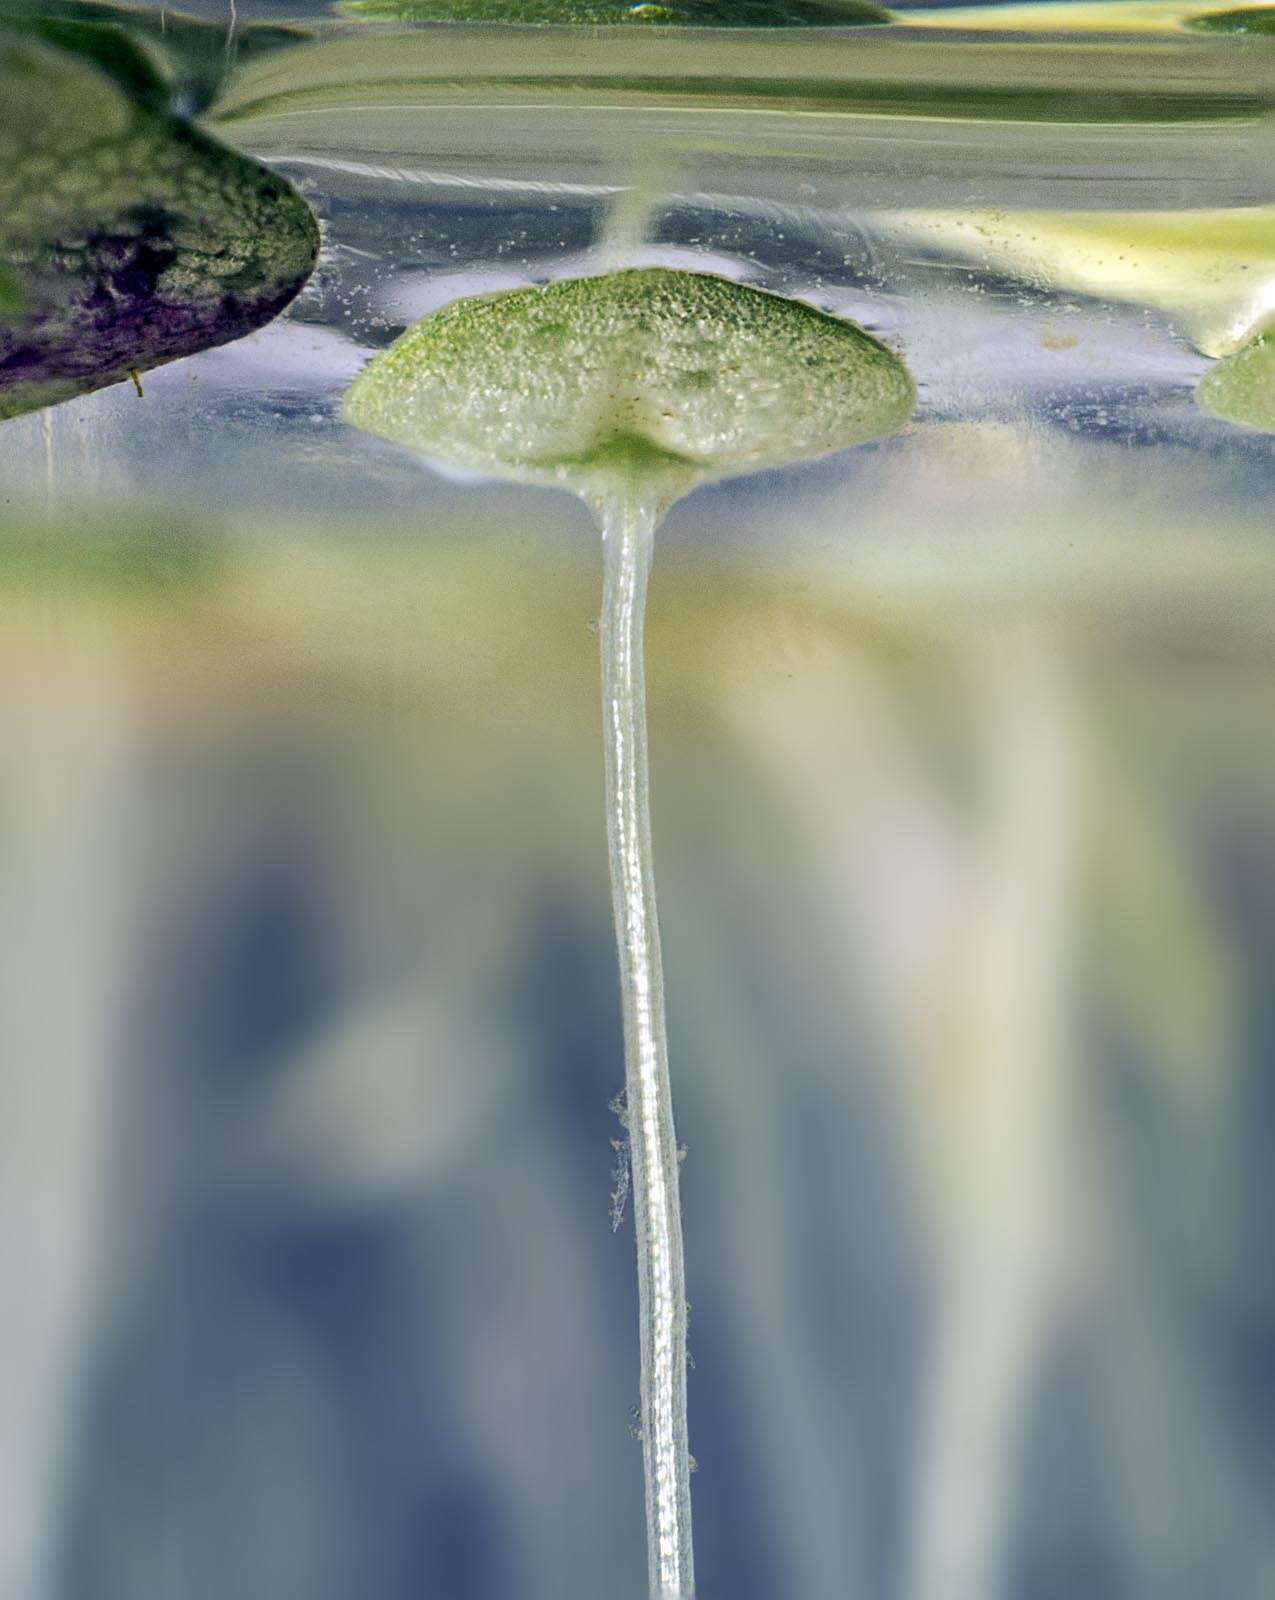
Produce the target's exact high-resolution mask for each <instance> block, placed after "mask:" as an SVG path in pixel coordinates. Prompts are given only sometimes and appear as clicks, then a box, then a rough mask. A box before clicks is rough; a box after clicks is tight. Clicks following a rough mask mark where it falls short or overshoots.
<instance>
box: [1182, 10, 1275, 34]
mask: <svg viewBox="0 0 1275 1600" xmlns="http://www.w3.org/2000/svg"><path fill="white" fill-rule="evenodd" d="M1187 20H1188V23H1189V25H1190V26H1191V27H1192V28H1199V29H1201V30H1202V31H1203V32H1205V33H1246V34H1272V33H1275V6H1270V5H1267V6H1237V7H1236V8H1235V9H1234V10H1231V11H1206V12H1204V13H1203V15H1201V16H1196V17H1190V18H1188V19H1187Z"/></svg>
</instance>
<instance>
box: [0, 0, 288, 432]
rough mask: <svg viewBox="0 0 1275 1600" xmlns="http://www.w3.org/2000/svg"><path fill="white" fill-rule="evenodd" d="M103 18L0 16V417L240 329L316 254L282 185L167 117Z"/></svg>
mask: <svg viewBox="0 0 1275 1600" xmlns="http://www.w3.org/2000/svg"><path fill="white" fill-rule="evenodd" d="M79 10H83V11H85V12H87V10H88V8H79ZM115 18H116V13H115V12H114V10H113V9H112V8H104V15H103V19H102V20H100V21H94V20H90V19H89V18H88V17H87V15H83V16H82V15H79V14H78V11H77V8H75V7H71V6H67V7H63V8H62V10H61V11H60V12H58V14H57V15H56V16H53V17H47V16H43V17H40V16H35V15H34V14H31V15H26V14H24V13H22V14H20V12H19V10H18V8H17V7H14V6H12V5H11V6H10V7H9V9H8V11H0V97H3V107H4V115H3V116H2V117H0V420H2V419H4V418H6V417H13V416H18V415H20V414H21V413H23V412H27V411H33V410H37V409H39V408H40V407H43V406H47V405H53V404H55V403H57V402H59V401H62V400H66V399H70V398H71V397H73V396H76V395H81V394H87V393H90V392H91V391H92V390H95V389H100V388H102V387H104V386H105V385H107V384H111V383H119V382H122V381H125V380H127V379H128V378H130V377H132V378H133V379H134V380H136V376H137V374H138V373H141V372H145V371H147V370H148V369H149V368H151V367H155V366H158V365H160V364H161V363H163V362H166V361H172V360H175V359H176V358H177V357H179V356H185V355H190V354H192V353H193V352H195V351H198V350H204V349H208V348H209V347H211V346H213V345H217V344H223V343H225V342H226V341H228V340H231V339H237V338H239V337H241V336H242V335H243V334H246V333H251V332H252V331H253V330H254V329H256V328H260V327H262V326H264V324H266V323H267V322H269V321H270V320H271V319H272V318H273V317H275V316H276V315H277V314H278V313H279V312H280V311H281V310H282V309H283V308H284V307H285V306H286V305H287V304H288V303H289V302H290V301H291V300H292V299H293V297H294V296H295V295H296V294H297V293H298V291H299V290H300V289H301V287H302V285H303V284H304V283H305V282H306V280H307V279H308V277H309V276H310V273H311V271H312V270H313V268H314V264H315V261H316V260H317V257H318V249H319V231H318V227H317V225H316V223H315V220H314V217H313V216H312V214H311V212H310V209H309V207H308V206H307V205H306V204H305V202H304V201H303V200H302V199H301V197H300V196H299V195H298V194H297V192H296V191H295V190H294V189H293V188H292V186H291V185H290V184H289V183H287V182H286V181H285V180H284V179H283V178H280V177H278V176H277V175H276V174H275V173H273V172H270V171H269V170H268V169H267V168H265V167H263V166H261V165H259V164H258V163H257V162H255V161H252V160H249V159H248V158H246V157H244V156H240V155H237V154H235V153H234V152H232V151H230V150H228V149H226V148H225V147H224V146H222V145H220V144H218V143H216V142H215V141H214V140H212V139H210V138H208V137H207V136H206V135H204V134H202V133H200V132H198V131H197V130H196V129H194V128H191V127H190V126H189V125H188V124H187V123H186V122H184V121H183V120H182V119H181V118H180V117H179V116H177V115H176V114H174V112H173V111H172V110H170V109H169V103H170V100H171V99H172V97H173V95H174V93H175V92H176V80H175V79H172V78H170V77H169V76H168V75H167V74H166V73H165V72H164V71H162V70H161V67H160V66H159V65H158V64H157V61H156V59H153V58H152V57H151V56H150V55H149V54H148V53H147V51H146V50H145V49H144V48H143V45H142V44H140V43H139V42H138V40H137V39H136V38H135V37H134V36H133V35H132V34H130V33H129V32H127V31H125V30H124V29H123V28H122V27H121V26H118V25H117V23H116V20H115Z"/></svg>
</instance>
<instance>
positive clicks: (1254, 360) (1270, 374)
mask: <svg viewBox="0 0 1275 1600" xmlns="http://www.w3.org/2000/svg"><path fill="white" fill-rule="evenodd" d="M1195 398H1196V400H1197V401H1198V403H1199V404H1200V406H1202V407H1203V409H1204V410H1205V411H1208V412H1211V413H1212V415H1213V416H1215V417H1222V418H1223V419H1224V420H1225V421H1227V422H1244V423H1247V424H1248V426H1249V427H1250V428H1260V429H1261V430H1262V432H1263V433H1275V334H1269V333H1264V334H1260V335H1259V336H1258V337H1257V338H1256V339H1254V340H1253V342H1252V344H1248V345H1245V347H1244V348H1243V350H1237V351H1236V352H1235V354H1234V355H1231V356H1227V358H1226V359H1225V361H1219V362H1218V363H1217V365H1216V366H1214V367H1211V368H1210V369H1209V371H1208V372H1206V373H1205V374H1204V376H1203V377H1202V378H1201V379H1200V381H1199V383H1198V384H1197V385H1196V388H1195Z"/></svg>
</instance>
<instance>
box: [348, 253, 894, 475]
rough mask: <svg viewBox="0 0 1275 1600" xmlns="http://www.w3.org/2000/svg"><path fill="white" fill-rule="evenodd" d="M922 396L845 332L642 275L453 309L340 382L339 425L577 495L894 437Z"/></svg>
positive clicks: (647, 271)
mask: <svg viewBox="0 0 1275 1600" xmlns="http://www.w3.org/2000/svg"><path fill="white" fill-rule="evenodd" d="M915 401H916V391H915V388H914V386H913V384H912V380H911V378H910V377H909V375H908V373H907V370H906V368H905V367H904V365H903V363H902V362H901V361H900V360H899V358H898V357H897V356H896V355H894V354H893V353H892V352H891V351H890V350H888V349H886V347H885V346H884V345H883V344H880V343H879V342H878V341H877V340H876V339H874V338H872V337H871V336H870V335H869V334H867V333H864V332H863V330H862V329H861V328H858V327H856V326H855V325H854V324H853V323H850V322H845V321H842V320H841V319H839V318H836V317H830V316H827V315H825V314H824V313H823V312H821V311H816V310H815V309H814V308H813V307H811V306H807V305H803V304H802V303H800V302H799V301H794V300H787V299H782V298H780V297H779V296H778V295H773V294H766V293H763V292H762V291H761V290H758V289H749V288H745V287H743V286H742V285H740V284H737V283H730V282H728V281H727V280H726V279H724V278H717V277H713V276H710V275H708V274H704V273H692V272H674V271H668V270H666V269H663V268H642V269H636V270H630V271H626V272H616V273H612V274H609V275H607V276H605V277H596V278H576V279H570V280H568V281H565V282H559V283H551V284H548V285H546V286H545V287H543V288H531V289H517V290H514V291H512V292H510V293H505V294H498V295H491V296H484V297H479V298H475V299H470V300H460V301H456V302H454V303H453V304H452V305H450V306H445V307H444V308H443V309H442V310H441V311H436V312H434V313H433V314H432V315H430V316H428V317H425V318H423V319H422V321H420V322H418V323H417V324H416V325H415V326H414V327H413V328H410V329H409V330H408V331H407V332H406V333H405V334H404V335H403V336H402V337H401V338H400V339H399V340H398V341H397V343H395V344H394V345H393V346H391V348H390V349H389V350H387V351H385V353H384V354H383V355H380V356H378V357H377V358H376V359H375V360H374V361H372V362H371V363H370V365H369V366H368V367H367V368H366V369H365V370H364V371H363V373H362V374H361V375H360V376H359V377H358V378H357V379H356V380H355V382H354V384H353V385H352V386H351V388H350V390H349V392H348V394H347V396H346V401H345V414H346V416H347V418H348V419H349V420H350V421H351V422H353V423H355V424H356V425H357V426H359V427H361V428H365V429H367V430H368V431H369V432H372V433H378V434H381V435H383V436H384V437H386V438H389V439H393V440H395V441H397V442H398V443H400V444H406V445H410V446H412V447H413V448H415V449H418V450H422V451H424V452H426V453H427V454H431V455H435V456H439V457H442V458H444V459H446V460H448V461H452V462H457V463H459V464H461V465H464V466H469V467H477V468H479V469H482V470H487V471H494V472H498V473H502V474H503V475H505V476H508V477H511V478H516V479H519V480H522V481H524V482H532V483H549V484H559V485H561V486H563V487H566V488H572V489H575V490H576V491H577V492H578V493H581V494H583V495H585V496H586V497H588V498H596V497H597V496H599V495H601V494H604V493H605V492H606V491H607V490H608V488H609V486H610V485H611V484H612V483H613V482H614V480H615V479H616V478H617V477H619V478H630V479H640V480H641V481H642V482H643V483H646V484H657V485H658V490H659V492H658V494H657V496H656V497H657V498H658V499H660V500H662V501H663V502H664V503H668V502H669V501H671V500H672V499H674V498H676V497H677V496H678V495H680V494H683V493H685V492H686V491H687V490H688V489H690V488H693V487H694V486H695V485H696V484H698V483H706V482H709V481H711V480H712V479H715V478H722V477H728V476H730V475H732V474H734V473H740V472H751V471H755V470H757V469H759V468H763V467H775V466H780V465H782V464H784V463H786V462H789V461H794V460H798V459H801V458H802V457H807V456H817V455H823V454H826V453H828V452H829V451H832V450H840V449H843V448H844V447H846V446H848V445H852V444H860V443H862V442H864V441H865V440H869V439H877V438H882V437H884V436H885V435H887V434H891V433H894V432H896V431H897V430H898V429H899V428H901V427H902V426H903V425H904V423H905V422H906V421H907V419H908V417H909V416H910V415H911V413H912V409H913V406H914V405H915Z"/></svg>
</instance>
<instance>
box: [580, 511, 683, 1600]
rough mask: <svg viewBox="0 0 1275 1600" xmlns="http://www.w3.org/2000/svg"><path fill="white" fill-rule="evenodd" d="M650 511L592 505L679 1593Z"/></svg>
mask: <svg viewBox="0 0 1275 1600" xmlns="http://www.w3.org/2000/svg"><path fill="white" fill-rule="evenodd" d="M657 520H658V519H657V515H656V512H655V510H654V508H653V507H652V506H651V505H650V504H649V503H646V502H644V501H643V499H642V497H641V496H640V495H639V494H635V493H630V494H627V495H617V496H615V497H614V498H613V499H611V500H609V501H608V502H607V503H606V505H605V506H604V507H603V511H602V517H601V521H602V539H603V548H604V559H605V579H604V583H603V596H602V627H601V636H602V710H603V722H604V728H603V742H604V745H605V749H606V791H607V842H608V846H609V851H610V863H611V899H612V905H613V908H614V912H615V929H616V941H617V944H618V946H619V956H620V992H621V999H622V1005H623V1010H624V1077H625V1089H626V1096H627V1114H628V1129H629V1141H630V1150H631V1157H630V1159H631V1161H632V1169H633V1220H634V1227H635V1232H636V1234H637V1260H638V1316H639V1321H640V1343H641V1358H642V1387H641V1424H642V1455H643V1467H644V1469H645V1474H646V1536H647V1552H648V1566H649V1573H650V1587H651V1595H652V1596H653V1597H655V1600H684V1597H686V1596H690V1595H693V1594H694V1592H695V1572H694V1562H693V1557H692V1552H691V1490H690V1455H689V1452H688V1449H687V1436H686V1288H685V1276H684V1272H683V1267H682V1218H681V1207H680V1203H679V1200H678V1150H677V1139H676V1136H675V1134H674V1131H673V1104H672V1095H671V1091H670V1087H669V1072H668V1042H667V1039H666V1036H665V1026H664V973H663V967H662V965H661V961H660V930H659V924H658V921H657V916H656V906H655V878H654V874H653V870H652V865H651V816H650V804H649V773H648V765H647V753H646V697H645V689H644V684H643V662H642V637H643V616H644V612H645V608H646V585H647V577H648V574H649V573H650V568H651V548H652V543H653V539H654V533H655V524H656V521H657Z"/></svg>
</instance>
